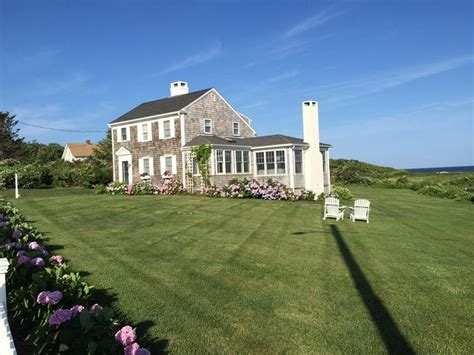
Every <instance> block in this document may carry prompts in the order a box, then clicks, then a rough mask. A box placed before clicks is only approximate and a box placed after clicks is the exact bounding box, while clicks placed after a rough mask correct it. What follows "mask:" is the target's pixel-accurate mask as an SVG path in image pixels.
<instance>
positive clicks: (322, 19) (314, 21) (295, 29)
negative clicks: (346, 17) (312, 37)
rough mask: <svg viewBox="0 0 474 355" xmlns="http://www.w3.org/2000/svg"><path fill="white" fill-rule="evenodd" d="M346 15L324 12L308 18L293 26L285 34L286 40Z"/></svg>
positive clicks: (340, 12) (329, 11)
mask: <svg viewBox="0 0 474 355" xmlns="http://www.w3.org/2000/svg"><path fill="white" fill-rule="evenodd" d="M342 14H344V12H342V11H339V12H333V11H331V10H328V9H326V10H323V11H321V12H319V13H317V14H315V15H313V16H311V17H308V18H306V19H304V20H302V21H301V22H299V23H297V24H295V25H293V26H292V27H291V28H290V29H288V30H287V31H286V32H285V33H284V34H283V37H284V38H289V37H293V36H296V35H299V34H301V33H303V32H306V31H308V30H310V29H313V28H315V27H319V26H322V25H324V24H325V23H327V22H329V21H331V20H332V19H334V18H336V17H338V16H341V15H342Z"/></svg>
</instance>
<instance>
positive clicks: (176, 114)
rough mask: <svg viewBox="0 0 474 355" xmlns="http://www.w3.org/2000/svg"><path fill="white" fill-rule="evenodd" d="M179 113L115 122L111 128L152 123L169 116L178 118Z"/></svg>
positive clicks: (110, 125) (110, 124)
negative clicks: (143, 122)
mask: <svg viewBox="0 0 474 355" xmlns="http://www.w3.org/2000/svg"><path fill="white" fill-rule="evenodd" d="M178 115H179V111H173V112H166V113H160V114H159V115H151V116H145V117H137V118H132V119H130V120H127V121H122V122H115V123H109V127H119V126H125V125H129V126H133V125H136V124H137V123H140V122H141V121H147V120H150V119H152V122H155V121H158V120H159V119H162V118H167V117H168V116H170V117H171V116H178Z"/></svg>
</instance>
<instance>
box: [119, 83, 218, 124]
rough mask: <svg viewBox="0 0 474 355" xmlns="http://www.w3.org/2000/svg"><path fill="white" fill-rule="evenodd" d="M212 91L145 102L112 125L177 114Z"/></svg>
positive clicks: (206, 90) (200, 91) (195, 92)
mask: <svg viewBox="0 0 474 355" xmlns="http://www.w3.org/2000/svg"><path fill="white" fill-rule="evenodd" d="M210 90H212V88H209V89H204V90H199V91H194V92H190V93H189V94H184V95H177V96H172V97H167V98H164V99H160V100H155V101H149V102H145V103H142V104H140V105H138V106H137V107H135V108H134V109H132V110H131V111H128V112H127V113H126V114H124V115H122V116H120V117H119V118H117V119H115V120H113V121H112V122H110V123H117V122H123V121H129V120H133V119H136V118H141V117H148V116H155V115H161V114H164V113H169V112H176V111H179V110H181V109H183V108H185V107H186V106H188V105H189V104H190V103H192V102H193V101H195V100H197V99H198V98H200V97H201V96H202V95H204V94H205V93H207V92H208V91H210Z"/></svg>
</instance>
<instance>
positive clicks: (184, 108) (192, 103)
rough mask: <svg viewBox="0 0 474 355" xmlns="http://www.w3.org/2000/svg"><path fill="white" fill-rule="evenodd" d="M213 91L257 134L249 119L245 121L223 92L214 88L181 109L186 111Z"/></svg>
mask: <svg viewBox="0 0 474 355" xmlns="http://www.w3.org/2000/svg"><path fill="white" fill-rule="evenodd" d="M211 92H213V93H215V94H217V95H218V96H219V97H220V98H221V99H222V101H224V103H225V104H226V105H227V106H229V107H230V109H231V110H232V111H234V113H235V114H236V115H237V117H239V119H240V120H242V122H244V123H245V124H246V125H247V126H248V127H249V128H250V130H251V131H252V132H253V133H254V134H257V132H256V131H255V130H254V129H253V128H252V127H251V126H250V124H249V123H248V122H247V121H245V119H244V118H243V117H242V116H240V114H239V112H238V111H236V110H235V109H234V108H233V107H232V105H230V104H229V103H228V102H227V100H226V99H224V97H223V96H222V95H221V94H219V92H218V91H217V90H216V89H214V88H212V89H211V90H209V91H207V92H205V93H204V94H203V95H201V96H199V97H198V98H197V99H196V100H194V101H193V102H191V103H190V104H188V105H187V106H185V107H183V108H182V109H181V111H184V110H186V109H187V108H188V107H190V106H191V105H194V104H195V103H196V102H197V101H198V100H201V99H202V98H203V97H205V96H207V95H209V94H210V93H211Z"/></svg>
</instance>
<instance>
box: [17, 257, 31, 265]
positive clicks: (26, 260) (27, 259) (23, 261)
mask: <svg viewBox="0 0 474 355" xmlns="http://www.w3.org/2000/svg"><path fill="white" fill-rule="evenodd" d="M30 261H31V258H30V257H29V256H28V255H20V256H19V257H18V261H17V262H18V264H20V265H25V264H29V263H30Z"/></svg>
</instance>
